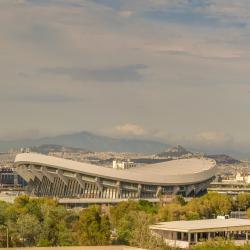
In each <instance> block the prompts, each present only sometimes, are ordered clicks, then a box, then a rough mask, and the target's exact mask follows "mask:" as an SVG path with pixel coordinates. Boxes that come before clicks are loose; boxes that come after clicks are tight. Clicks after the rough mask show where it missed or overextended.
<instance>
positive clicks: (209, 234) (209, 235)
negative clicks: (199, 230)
mask: <svg viewBox="0 0 250 250" xmlns="http://www.w3.org/2000/svg"><path fill="white" fill-rule="evenodd" d="M207 238H208V240H210V238H211V233H210V232H208V233H207Z"/></svg>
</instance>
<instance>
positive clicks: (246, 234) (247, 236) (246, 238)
mask: <svg viewBox="0 0 250 250" xmlns="http://www.w3.org/2000/svg"><path fill="white" fill-rule="evenodd" d="M246 241H248V231H246Z"/></svg>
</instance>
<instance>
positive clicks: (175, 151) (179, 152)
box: [156, 145, 192, 158]
mask: <svg viewBox="0 0 250 250" xmlns="http://www.w3.org/2000/svg"><path fill="white" fill-rule="evenodd" d="M185 155H192V153H191V152H189V151H188V150H186V149H185V148H183V147H182V146H180V145H178V146H177V147H171V148H168V149H166V150H165V151H163V152H161V153H158V154H156V156H157V157H162V158H163V157H164V158H168V157H182V156H185Z"/></svg>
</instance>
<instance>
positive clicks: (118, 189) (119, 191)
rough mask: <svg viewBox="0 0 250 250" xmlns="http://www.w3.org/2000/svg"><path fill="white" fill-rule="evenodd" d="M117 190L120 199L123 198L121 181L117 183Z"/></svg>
mask: <svg viewBox="0 0 250 250" xmlns="http://www.w3.org/2000/svg"><path fill="white" fill-rule="evenodd" d="M116 188H117V193H118V197H119V198H121V182H120V181H117V182H116Z"/></svg>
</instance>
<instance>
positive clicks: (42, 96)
mask: <svg viewBox="0 0 250 250" xmlns="http://www.w3.org/2000/svg"><path fill="white" fill-rule="evenodd" d="M1 101H7V102H20V103H78V102H83V101H84V99H83V98H81V97H78V96H70V95H64V94H51V93H30V94H20V95H16V96H14V95H12V96H8V97H7V98H5V97H2V98H1Z"/></svg>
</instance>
